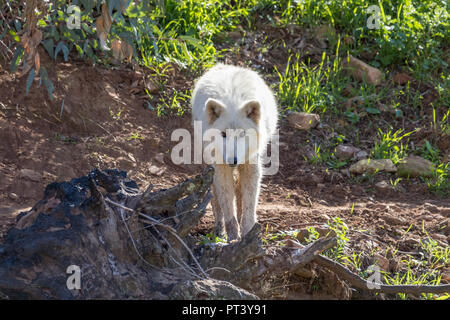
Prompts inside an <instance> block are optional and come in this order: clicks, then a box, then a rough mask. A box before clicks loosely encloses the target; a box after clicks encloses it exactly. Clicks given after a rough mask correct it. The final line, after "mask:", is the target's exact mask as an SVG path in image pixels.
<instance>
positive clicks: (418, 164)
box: [397, 156, 434, 177]
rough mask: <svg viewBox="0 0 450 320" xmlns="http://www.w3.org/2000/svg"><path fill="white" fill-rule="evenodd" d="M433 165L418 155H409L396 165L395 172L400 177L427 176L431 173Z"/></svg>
mask: <svg viewBox="0 0 450 320" xmlns="http://www.w3.org/2000/svg"><path fill="white" fill-rule="evenodd" d="M433 170H434V165H433V163H432V162H431V161H429V160H427V159H424V158H422V157H419V156H409V157H407V158H405V159H404V160H403V161H401V163H400V164H399V166H398V171H397V174H398V175H399V176H401V177H429V176H431V175H433Z"/></svg>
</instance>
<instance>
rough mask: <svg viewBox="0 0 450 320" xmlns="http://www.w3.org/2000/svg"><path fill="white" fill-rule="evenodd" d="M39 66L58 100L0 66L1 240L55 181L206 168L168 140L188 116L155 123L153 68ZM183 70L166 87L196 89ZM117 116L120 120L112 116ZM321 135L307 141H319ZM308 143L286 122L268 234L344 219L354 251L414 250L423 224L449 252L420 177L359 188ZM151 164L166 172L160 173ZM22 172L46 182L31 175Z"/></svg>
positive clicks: (145, 177) (269, 189) (438, 208)
mask: <svg viewBox="0 0 450 320" xmlns="http://www.w3.org/2000/svg"><path fill="white" fill-rule="evenodd" d="M45 56H46V54H45V53H42V54H41V57H45ZM41 64H42V65H44V66H46V68H47V69H48V70H49V74H50V78H51V79H52V81H53V83H54V85H55V94H54V99H53V100H50V99H49V97H48V95H47V92H46V91H45V90H44V89H43V88H42V87H41V88H38V87H37V83H38V81H35V82H34V83H33V86H32V87H31V89H30V92H29V94H28V95H25V81H26V79H24V78H22V79H18V78H16V76H14V75H11V74H10V73H9V72H8V71H7V70H5V69H6V68H5V67H3V68H2V69H0V237H2V236H4V235H5V233H6V231H7V229H9V228H10V227H11V226H12V225H13V224H14V221H15V217H16V216H17V215H18V213H19V212H20V211H21V210H24V208H27V207H31V206H33V205H34V204H35V203H36V202H37V201H38V200H40V199H41V198H42V195H43V191H44V189H45V186H46V185H47V184H49V183H51V182H53V181H63V180H70V179H72V178H75V177H78V176H81V175H86V174H87V173H88V172H89V171H90V170H91V169H93V168H100V169H102V168H118V169H121V170H127V171H128V175H129V176H130V177H131V178H132V179H134V180H136V182H137V183H138V185H139V186H140V187H141V188H145V187H146V186H147V185H148V184H150V183H152V184H153V185H154V186H155V188H164V187H169V186H173V185H174V184H176V183H179V182H180V181H182V180H184V179H185V178H187V177H191V176H193V175H195V174H196V173H198V172H199V171H200V170H201V168H200V166H199V165H182V166H179V165H174V164H173V163H172V162H171V160H170V151H171V148H172V147H173V146H174V145H175V144H176V142H171V141H170V136H171V133H172V131H173V130H174V129H176V128H187V129H189V130H191V129H190V126H191V125H190V114H189V111H187V112H185V113H184V115H182V116H177V115H166V116H162V117H158V116H157V115H156V112H155V111H152V110H148V109H146V106H147V103H146V101H145V97H146V95H145V93H144V92H143V90H142V86H143V80H142V79H143V77H148V76H150V71H148V70H143V69H141V68H138V67H137V68H135V70H133V69H132V68H131V67H125V66H122V67H120V68H117V69H111V68H104V67H101V66H95V67H92V66H88V65H87V64H86V63H84V62H80V63H77V62H73V63H58V64H55V63H53V62H51V61H42V62H41ZM176 74H177V73H176V72H175V71H174V73H173V75H174V76H173V78H172V79H171V80H170V81H169V82H168V84H167V85H166V87H164V88H161V90H172V89H173V88H174V87H180V86H181V87H184V88H185V89H188V88H189V87H190V86H191V85H192V82H189V81H187V82H186V80H184V79H182V78H180V79H178V78H176V77H175V75H176ZM136 81H137V84H136ZM146 81H148V80H146ZM159 94H161V91H160V92H159V93H156V94H155V97H157V96H158V95H159ZM63 101H64V108H63V110H62V112H61V106H62V103H63ZM120 110H122V112H121V114H120V117H119V116H115V118H116V119H114V117H113V115H117V113H118V112H119V111H120ZM60 115H61V116H60ZM320 130H321V129H314V130H313V131H312V132H310V133H308V135H311V134H317V136H320V134H321V132H320ZM308 137H309V136H307V133H303V132H300V131H296V130H294V129H292V128H290V127H288V126H287V125H286V124H285V123H284V122H283V121H282V122H281V125H280V142H281V143H280V157H281V159H280V163H281V166H280V170H279V173H278V174H277V175H275V176H268V177H265V178H264V181H263V187H262V193H261V197H260V201H259V207H258V217H259V221H260V222H261V223H262V224H263V226H264V228H266V227H267V233H275V232H278V231H286V230H295V229H302V228H305V227H308V226H322V225H324V224H325V223H326V222H327V221H328V220H329V219H330V218H333V217H340V218H342V219H343V220H344V221H345V223H346V224H347V225H348V227H349V228H350V229H351V230H353V231H352V232H354V233H351V238H352V240H351V243H352V245H354V246H355V247H357V248H361V249H367V248H368V247H369V246H375V247H379V248H380V249H383V250H385V249H386V248H387V247H388V246H390V245H391V246H395V247H397V248H399V249H400V250H402V251H405V252H411V251H412V252H414V251H415V250H417V248H418V245H419V242H418V240H424V239H425V238H426V234H424V233H423V231H422V223H424V228H425V230H426V231H427V232H428V234H429V235H430V236H431V237H432V238H433V239H435V240H437V241H438V243H439V244H441V245H442V246H444V247H445V246H448V243H449V241H450V222H449V215H450V200H449V199H442V198H439V197H437V196H434V195H432V194H431V193H430V192H429V191H428V189H427V188H426V186H425V185H424V184H423V182H420V181H419V180H410V181H402V187H403V188H404V191H396V192H391V193H380V192H378V191H376V189H375V188H374V184H375V183H376V182H377V181H379V180H385V179H386V177H387V180H388V181H389V176H384V175H383V174H378V175H376V176H375V178H374V181H365V182H357V183H356V182H355V180H354V179H352V178H350V177H347V176H345V175H343V174H342V173H340V172H339V171H327V170H326V169H325V168H322V167H315V166H312V165H311V164H309V163H308V162H307V161H306V160H305V159H304V156H305V154H306V153H307V152H308V144H307V143H305V141H306V140H307V139H308ZM367 138H368V139H371V137H367ZM162 156H163V162H162V161H161V160H162V159H161V157H162ZM152 166H156V167H158V168H161V169H162V170H163V172H162V173H161V174H160V173H158V172H156V174H155V171H157V170H154V169H151V167H152ZM23 169H30V170H33V171H35V172H37V173H38V174H39V175H40V177H38V178H36V177H33V176H31V177H30V176H29V175H27V174H26V172H25V173H24V172H23V171H21V170H23ZM152 172H153V173H152ZM159 174H160V175H159ZM353 204H354V208H353V210H352V205H353ZM212 225H213V218H212V213H211V209H210V207H208V212H207V214H206V216H205V217H204V218H203V219H202V221H201V223H200V224H199V226H198V228H197V232H198V233H201V234H206V233H209V232H211V231H212ZM411 225H412V227H411V229H410V231H409V232H408V233H407V234H406V235H405V232H404V231H405V230H407V229H408V228H409V227H410V226H411ZM358 231H360V232H359V233H358ZM363 231H364V232H363Z"/></svg>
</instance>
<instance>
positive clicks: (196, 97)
mask: <svg viewBox="0 0 450 320" xmlns="http://www.w3.org/2000/svg"><path fill="white" fill-rule="evenodd" d="M191 103H192V118H193V121H201V122H202V130H203V132H205V131H206V130H208V129H218V130H220V132H226V130H227V129H243V130H247V131H250V130H249V129H253V130H254V131H256V136H257V145H256V148H253V149H252V148H249V147H248V146H247V144H248V143H247V144H246V148H245V159H243V158H241V157H240V156H239V153H237V152H236V151H234V152H231V153H230V152H229V151H230V150H228V149H227V150H226V152H224V154H223V159H224V160H225V161H226V163H228V164H232V162H230V161H229V160H230V157H231V158H232V157H234V159H236V158H237V157H239V159H238V165H237V167H236V168H237V170H236V168H233V167H231V166H229V165H227V164H217V163H216V164H215V165H214V167H215V175H214V182H213V186H212V191H213V195H214V198H213V200H212V207H213V211H214V216H215V232H216V234H220V235H222V234H223V228H224V225H225V228H226V232H227V234H228V239H229V240H234V239H239V238H240V237H241V235H242V236H243V235H245V234H246V233H247V232H248V231H250V229H251V228H252V227H253V225H254V224H255V222H256V205H257V201H258V197H259V190H260V181H261V175H262V174H261V170H262V165H261V161H260V159H259V157H258V156H257V155H258V154H262V153H263V152H265V149H266V147H267V144H268V142H269V141H270V138H271V136H272V135H273V134H274V133H275V130H276V127H277V122H278V111H277V106H276V101H275V97H274V95H273V93H272V91H271V90H270V88H269V87H268V86H267V85H266V84H265V83H264V80H263V79H262V78H261V77H260V76H259V75H258V74H257V73H256V72H254V71H252V70H249V69H244V68H240V67H236V66H231V65H223V64H219V65H216V66H215V67H213V68H212V69H210V70H209V71H207V72H206V73H205V74H204V75H203V76H202V77H201V78H200V79H198V81H197V83H196V85H195V88H194V91H193V94H192V101H191ZM225 140H226V139H225ZM243 141H245V140H242V139H241V138H239V137H238V138H237V144H235V145H234V146H235V149H236V146H237V145H239V143H242V142H243ZM230 155H231V156H230ZM252 159H253V161H250V160H252ZM235 171H236V172H235ZM235 176H237V177H235ZM238 219H240V221H239V223H238Z"/></svg>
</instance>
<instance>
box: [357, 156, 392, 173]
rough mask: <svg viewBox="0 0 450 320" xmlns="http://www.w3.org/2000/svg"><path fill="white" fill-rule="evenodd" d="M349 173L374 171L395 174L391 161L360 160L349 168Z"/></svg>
mask: <svg viewBox="0 0 450 320" xmlns="http://www.w3.org/2000/svg"><path fill="white" fill-rule="evenodd" d="M349 171H350V173H353V174H355V173H356V174H361V173H374V172H376V171H386V172H396V171H397V168H396V167H395V165H394V163H393V162H392V160H391V159H362V160H359V161H358V162H357V163H355V164H353V165H352V166H350V168H349Z"/></svg>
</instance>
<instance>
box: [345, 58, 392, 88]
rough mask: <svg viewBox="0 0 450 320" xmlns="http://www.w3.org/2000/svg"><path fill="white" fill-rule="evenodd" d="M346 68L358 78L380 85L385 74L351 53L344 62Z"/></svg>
mask: <svg viewBox="0 0 450 320" xmlns="http://www.w3.org/2000/svg"><path fill="white" fill-rule="evenodd" d="M343 65H344V68H345V69H347V70H348V72H349V73H350V74H351V75H352V76H353V77H354V78H355V79H357V80H359V81H365V82H367V83H369V84H373V85H375V86H376V85H379V84H380V83H381V82H382V80H383V78H384V75H383V73H382V72H381V71H380V70H378V69H377V68H374V67H371V66H369V65H368V64H367V63H365V62H363V61H361V60H359V59H357V58H355V57H353V56H352V55H349V57H348V59H345V60H344V62H343Z"/></svg>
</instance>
